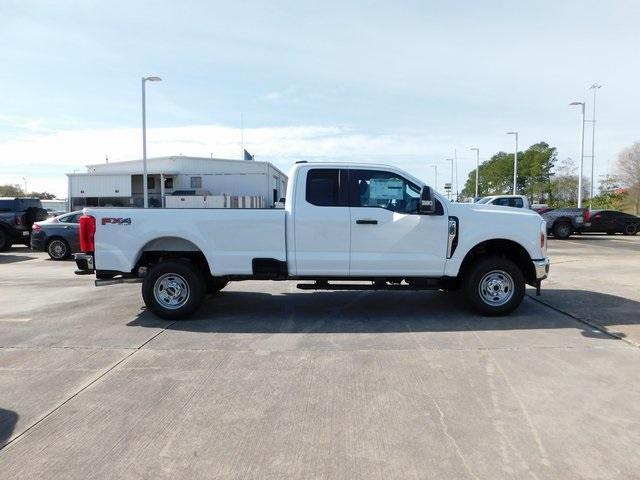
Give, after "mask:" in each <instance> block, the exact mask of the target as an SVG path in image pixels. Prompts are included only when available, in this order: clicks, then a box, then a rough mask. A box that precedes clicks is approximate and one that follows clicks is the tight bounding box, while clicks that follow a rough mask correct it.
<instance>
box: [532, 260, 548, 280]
mask: <svg viewBox="0 0 640 480" xmlns="http://www.w3.org/2000/svg"><path fill="white" fill-rule="evenodd" d="M549 265H550V262H549V257H547V258H543V259H541V260H533V268H534V269H535V271H536V280H538V281H540V280H544V279H545V278H547V276H548V275H549Z"/></svg>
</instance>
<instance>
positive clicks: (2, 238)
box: [0, 197, 47, 252]
mask: <svg viewBox="0 0 640 480" xmlns="http://www.w3.org/2000/svg"><path fill="white" fill-rule="evenodd" d="M46 218H47V211H46V210H45V209H44V208H42V202H41V201H40V199H39V198H7V197H0V252H3V251H5V250H8V249H9V248H11V245H12V244H14V243H22V244H24V245H27V246H29V241H30V235H31V227H32V225H33V223H34V222H39V221H40V220H46Z"/></svg>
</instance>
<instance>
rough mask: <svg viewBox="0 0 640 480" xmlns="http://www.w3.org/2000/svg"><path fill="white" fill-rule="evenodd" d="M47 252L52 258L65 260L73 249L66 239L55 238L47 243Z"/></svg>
mask: <svg viewBox="0 0 640 480" xmlns="http://www.w3.org/2000/svg"><path fill="white" fill-rule="evenodd" d="M47 253H48V254H49V257H51V260H65V259H66V258H69V255H70V254H71V249H70V248H69V244H68V243H67V242H66V241H65V240H63V239H61V238H54V239H53V240H51V241H50V242H49V243H48V244H47Z"/></svg>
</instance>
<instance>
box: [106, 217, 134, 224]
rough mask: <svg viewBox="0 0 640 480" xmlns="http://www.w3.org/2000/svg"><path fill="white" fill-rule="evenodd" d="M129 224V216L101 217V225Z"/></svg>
mask: <svg viewBox="0 0 640 480" xmlns="http://www.w3.org/2000/svg"><path fill="white" fill-rule="evenodd" d="M107 224H108V225H131V219H130V218H112V217H102V225H107Z"/></svg>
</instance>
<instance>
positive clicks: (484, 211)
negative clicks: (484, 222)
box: [449, 203, 540, 218]
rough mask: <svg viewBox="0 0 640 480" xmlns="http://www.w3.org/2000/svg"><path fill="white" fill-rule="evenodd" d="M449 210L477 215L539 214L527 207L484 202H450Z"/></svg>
mask: <svg viewBox="0 0 640 480" xmlns="http://www.w3.org/2000/svg"><path fill="white" fill-rule="evenodd" d="M449 211H450V212H454V213H453V214H454V215H456V214H457V213H455V212H459V213H460V214H462V215H464V214H465V213H466V214H469V213H470V212H474V213H477V214H479V215H505V216H507V215H511V216H517V217H534V218H536V217H537V218H540V215H539V214H538V213H537V212H536V211H535V210H531V209H529V208H515V207H503V206H500V205H487V204H484V203H450V204H449Z"/></svg>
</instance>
